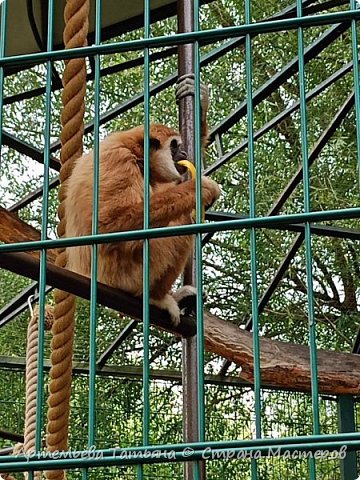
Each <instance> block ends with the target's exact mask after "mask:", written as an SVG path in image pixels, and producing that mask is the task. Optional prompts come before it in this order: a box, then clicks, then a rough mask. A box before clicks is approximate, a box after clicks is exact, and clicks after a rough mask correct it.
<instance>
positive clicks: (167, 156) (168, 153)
mask: <svg viewBox="0 0 360 480" xmlns="http://www.w3.org/2000/svg"><path fill="white" fill-rule="evenodd" d="M150 145H151V146H152V148H153V151H152V154H151V167H150V169H151V175H152V176H153V178H154V179H155V178H156V180H157V181H160V182H173V181H178V182H179V181H181V176H182V175H183V174H184V173H185V172H186V171H187V169H186V168H185V167H183V166H182V165H178V164H177V162H178V161H180V160H185V159H187V153H186V152H185V150H183V148H182V141H181V137H180V135H172V136H170V137H169V138H168V139H167V140H166V141H165V142H164V143H163V144H162V145H160V142H158V144H157V145H156V144H155V142H153V141H151V140H150Z"/></svg>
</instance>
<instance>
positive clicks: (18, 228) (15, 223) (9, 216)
mask: <svg viewBox="0 0 360 480" xmlns="http://www.w3.org/2000/svg"><path fill="white" fill-rule="evenodd" d="M40 237H41V234H40V232H39V231H38V230H36V228H34V227H32V226H31V225H29V224H28V223H26V222H24V221H23V220H21V219H20V218H19V217H18V216H17V215H16V214H15V213H11V212H9V211H8V210H6V209H5V208H4V207H1V206H0V242H4V243H16V242H32V241H36V240H40ZM29 255H32V256H34V257H37V258H39V252H29ZM47 257H48V260H49V261H51V263H54V262H55V252H54V251H53V250H48V251H47Z"/></svg>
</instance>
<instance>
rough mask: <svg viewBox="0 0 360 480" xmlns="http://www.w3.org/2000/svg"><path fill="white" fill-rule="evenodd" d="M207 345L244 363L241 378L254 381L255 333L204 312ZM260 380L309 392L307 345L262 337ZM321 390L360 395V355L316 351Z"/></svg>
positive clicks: (235, 361) (207, 347)
mask: <svg viewBox="0 0 360 480" xmlns="http://www.w3.org/2000/svg"><path fill="white" fill-rule="evenodd" d="M204 320H205V347H206V349H207V350H208V351H210V352H214V353H216V354H217V355H221V356H222V357H225V358H226V359H228V360H231V361H232V362H234V363H236V364H237V365H239V366H241V373H240V377H241V378H242V379H244V380H248V381H249V382H251V383H252V382H253V381H254V375H253V370H254V355H253V335H252V333H250V332H247V331H245V330H242V329H239V328H238V327H237V326H236V325H234V324H232V323H230V322H225V321H224V320H221V319H220V318H218V317H216V316H215V315H212V314H210V313H206V314H205V319H204ZM260 356H261V360H260V365H261V381H262V383H263V384H265V385H271V386H272V387H276V388H281V389H284V390H285V389H291V390H298V391H302V392H310V390H311V376H310V351H309V348H308V347H307V346H305V345H296V344H294V343H285V342H279V341H277V340H270V339H267V338H264V337H262V338H261V339H260ZM317 358H318V382H319V391H320V392H321V393H326V394H352V395H359V394H360V355H355V354H352V353H339V352H332V351H325V350H318V351H317Z"/></svg>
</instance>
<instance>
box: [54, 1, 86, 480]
mask: <svg viewBox="0 0 360 480" xmlns="http://www.w3.org/2000/svg"><path fill="white" fill-rule="evenodd" d="M89 8H90V1H89V0H67V2H66V5H65V11H64V18H65V29H64V45H65V48H75V47H83V46H85V45H86V44H87V35H88V30H89ZM63 85H64V89H63V95H62V102H63V112H62V116H61V122H62V132H61V144H62V147H61V171H60V181H61V186H60V190H59V201H60V205H59V209H58V215H59V226H58V235H59V237H62V236H64V234H65V221H66V219H65V217H64V199H65V195H66V180H67V179H68V178H69V176H70V174H71V171H72V168H73V164H74V160H76V159H77V158H78V157H80V156H81V155H82V149H83V133H84V111H85V102H84V99H85V91H86V63H85V59H83V58H82V59H71V60H68V61H66V65H65V71H64V76H63ZM56 265H57V266H60V267H65V266H66V252H65V250H64V249H61V250H60V251H59V252H58V255H57V259H56ZM74 314H75V297H74V296H73V295H70V294H69V293H66V292H63V291H59V290H57V291H56V292H55V309H54V324H53V328H52V332H53V339H52V342H51V347H52V354H51V365H52V367H51V370H50V378H51V380H50V394H49V401H48V403H49V409H48V425H47V448H48V451H50V452H57V451H62V450H67V448H68V428H69V413H70V389H71V374H72V354H73V342H74ZM46 478H47V479H48V480H63V479H64V478H65V474H64V472H63V471H62V470H57V471H48V472H46Z"/></svg>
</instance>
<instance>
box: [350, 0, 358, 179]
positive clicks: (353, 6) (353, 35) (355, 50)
mask: <svg viewBox="0 0 360 480" xmlns="http://www.w3.org/2000/svg"><path fill="white" fill-rule="evenodd" d="M350 8H351V9H352V10H356V9H359V3H358V2H356V0H350ZM351 46H352V57H353V75H354V91H355V112H356V143H357V154H358V174H359V186H360V91H359V88H358V86H359V85H360V73H359V48H358V33H357V23H356V19H353V20H352V21H351Z"/></svg>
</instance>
